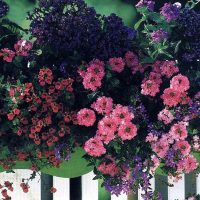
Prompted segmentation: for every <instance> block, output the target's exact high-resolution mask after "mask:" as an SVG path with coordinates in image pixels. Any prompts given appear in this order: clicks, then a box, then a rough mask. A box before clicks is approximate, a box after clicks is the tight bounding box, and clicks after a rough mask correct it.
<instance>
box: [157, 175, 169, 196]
mask: <svg viewBox="0 0 200 200" xmlns="http://www.w3.org/2000/svg"><path fill="white" fill-rule="evenodd" d="M167 183H168V178H167V176H155V191H158V192H160V193H161V195H162V198H163V200H168V190H167ZM169 199H170V198H169ZM170 200H172V199H170Z"/></svg>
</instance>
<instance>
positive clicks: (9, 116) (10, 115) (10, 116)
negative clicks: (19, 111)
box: [7, 113, 15, 121]
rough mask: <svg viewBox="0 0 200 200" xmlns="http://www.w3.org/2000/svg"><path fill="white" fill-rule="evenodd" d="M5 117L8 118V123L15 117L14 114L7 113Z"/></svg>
mask: <svg viewBox="0 0 200 200" xmlns="http://www.w3.org/2000/svg"><path fill="white" fill-rule="evenodd" d="M7 117H8V120H10V121H11V120H13V119H14V117H15V116H14V114H13V113H8V114H7Z"/></svg>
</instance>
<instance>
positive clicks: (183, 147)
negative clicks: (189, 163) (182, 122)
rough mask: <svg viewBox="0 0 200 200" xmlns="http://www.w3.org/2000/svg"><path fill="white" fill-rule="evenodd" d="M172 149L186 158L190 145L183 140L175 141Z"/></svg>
mask: <svg viewBox="0 0 200 200" xmlns="http://www.w3.org/2000/svg"><path fill="white" fill-rule="evenodd" d="M173 147H174V149H175V150H180V152H181V154H182V155H184V156H187V155H188V154H189V153H190V150H191V146H190V144H189V143H188V141H185V140H180V141H176V143H175V144H174V146H173Z"/></svg>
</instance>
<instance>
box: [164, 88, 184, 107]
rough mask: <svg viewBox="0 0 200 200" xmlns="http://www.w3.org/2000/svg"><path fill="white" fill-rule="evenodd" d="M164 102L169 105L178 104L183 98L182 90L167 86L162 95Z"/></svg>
mask: <svg viewBox="0 0 200 200" xmlns="http://www.w3.org/2000/svg"><path fill="white" fill-rule="evenodd" d="M161 98H162V99H163V101H164V102H163V103H164V104H165V105H167V106H169V107H172V106H176V105H177V104H178V103H179V102H180V100H181V92H180V91H177V90H174V89H172V88H167V89H165V90H164V92H163V94H162V95H161Z"/></svg>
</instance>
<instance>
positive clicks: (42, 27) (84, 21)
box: [28, 0, 136, 71]
mask: <svg viewBox="0 0 200 200" xmlns="http://www.w3.org/2000/svg"><path fill="white" fill-rule="evenodd" d="M39 6H40V7H39V8H36V9H35V10H34V11H33V13H32V14H29V17H28V18H29V19H30V21H31V25H30V32H31V33H32V35H33V36H34V37H36V42H35V45H36V46H42V48H45V47H46V48H47V49H48V50H49V49H50V50H51V51H50V52H53V56H54V57H55V58H56V59H55V58H54V59H53V58H52V60H53V62H54V63H51V64H55V62H57V65H56V64H55V65H56V66H60V65H61V63H62V62H63V60H67V61H69V62H71V60H73V61H74V60H75V61H76V63H75V64H77V65H79V64H81V61H83V60H84V61H91V60H92V59H94V58H98V59H101V60H107V59H108V58H110V57H120V56H123V55H124V54H125V53H126V52H127V51H129V50H132V40H133V39H134V37H135V35H136V32H135V30H133V29H131V28H129V27H127V26H125V25H124V23H123V21H122V19H121V18H119V17H118V16H116V15H115V14H111V15H110V16H108V17H106V16H102V15H100V14H97V13H96V11H95V9H94V8H93V7H89V6H87V4H86V3H85V1H83V0H54V1H52V0H40V1H39ZM44 10H45V12H44ZM45 57H46V56H45ZM58 57H59V58H60V60H59V59H58ZM47 61H48V60H47ZM58 62H59V63H58ZM67 71H68V70H67Z"/></svg>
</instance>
